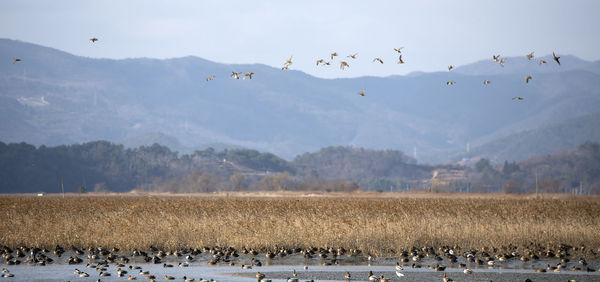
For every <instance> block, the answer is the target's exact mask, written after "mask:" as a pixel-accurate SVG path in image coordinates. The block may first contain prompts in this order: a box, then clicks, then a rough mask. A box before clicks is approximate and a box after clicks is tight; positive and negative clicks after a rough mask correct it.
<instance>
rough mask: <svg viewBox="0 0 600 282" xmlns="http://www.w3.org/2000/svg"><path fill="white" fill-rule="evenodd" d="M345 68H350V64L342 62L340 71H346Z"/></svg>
mask: <svg viewBox="0 0 600 282" xmlns="http://www.w3.org/2000/svg"><path fill="white" fill-rule="evenodd" d="M345 67H350V65H348V63H346V62H345V61H341V62H340V69H342V70H344V68H345Z"/></svg>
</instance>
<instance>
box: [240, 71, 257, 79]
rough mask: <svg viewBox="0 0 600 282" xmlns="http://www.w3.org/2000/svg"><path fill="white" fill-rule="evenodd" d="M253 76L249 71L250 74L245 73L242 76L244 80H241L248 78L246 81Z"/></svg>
mask: <svg viewBox="0 0 600 282" xmlns="http://www.w3.org/2000/svg"><path fill="white" fill-rule="evenodd" d="M253 75H254V73H253V72H251V71H250V72H247V73H245V74H244V78H243V79H246V77H248V79H252V76H253Z"/></svg>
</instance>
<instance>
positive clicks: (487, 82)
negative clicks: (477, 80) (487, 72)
mask: <svg viewBox="0 0 600 282" xmlns="http://www.w3.org/2000/svg"><path fill="white" fill-rule="evenodd" d="M490 83H492V82H491V81H489V80H484V81H483V85H488V84H490Z"/></svg>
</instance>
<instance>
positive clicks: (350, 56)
mask: <svg viewBox="0 0 600 282" xmlns="http://www.w3.org/2000/svg"><path fill="white" fill-rule="evenodd" d="M356 55H358V53H354V54H353V55H348V56H346V57H347V58H352V59H356Z"/></svg>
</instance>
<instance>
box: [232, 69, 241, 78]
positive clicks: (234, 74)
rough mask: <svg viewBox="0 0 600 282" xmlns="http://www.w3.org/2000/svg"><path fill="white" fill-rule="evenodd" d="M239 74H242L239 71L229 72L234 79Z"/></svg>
mask: <svg viewBox="0 0 600 282" xmlns="http://www.w3.org/2000/svg"><path fill="white" fill-rule="evenodd" d="M240 74H242V73H241V72H233V71H232V72H231V77H233V78H235V79H240Z"/></svg>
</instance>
